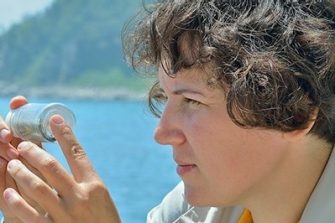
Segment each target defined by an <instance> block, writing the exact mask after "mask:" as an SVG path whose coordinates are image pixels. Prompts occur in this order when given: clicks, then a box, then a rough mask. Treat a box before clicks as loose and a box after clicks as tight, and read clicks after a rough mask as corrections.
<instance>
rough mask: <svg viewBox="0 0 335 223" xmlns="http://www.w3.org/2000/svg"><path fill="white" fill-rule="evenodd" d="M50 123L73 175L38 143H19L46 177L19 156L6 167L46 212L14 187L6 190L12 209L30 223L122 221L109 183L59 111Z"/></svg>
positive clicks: (29, 160) (7, 201) (27, 156)
mask: <svg viewBox="0 0 335 223" xmlns="http://www.w3.org/2000/svg"><path fill="white" fill-rule="evenodd" d="M50 127H51V130H52V132H53V134H54V136H55V138H56V139H57V141H58V143H59V145H60V147H61V148H62V150H63V153H64V155H65V157H66V159H67V162H68V164H69V167H70V168H71V172H72V175H70V174H68V172H67V171H66V170H65V169H64V167H63V166H62V165H61V164H60V163H59V162H58V161H57V160H56V159H55V158H54V157H52V156H51V155H50V154H48V153H47V152H45V151H44V150H42V149H40V148H39V147H38V146H37V145H35V144H33V143H30V142H22V143H21V144H20V145H19V146H18V151H19V154H20V156H22V157H23V158H24V159H25V160H26V161H27V162H28V163H29V164H30V165H32V167H33V168H36V169H37V170H38V171H39V172H40V173H41V174H42V175H43V177H44V178H45V179H46V181H44V180H42V179H41V178H40V177H38V176H37V175H35V174H34V173H33V172H31V171H30V170H29V168H27V167H26V166H25V165H24V164H23V163H22V162H21V161H19V160H17V159H14V160H11V161H10V162H9V163H8V168H7V170H8V172H9V173H10V175H11V176H12V177H13V178H14V179H15V182H16V184H17V185H19V186H20V187H21V188H22V189H23V190H24V192H25V193H26V194H29V197H30V199H32V200H34V201H36V202H37V203H38V204H39V205H40V206H41V207H42V208H43V210H45V211H46V213H47V214H45V213H43V212H42V213H41V212H40V211H38V210H36V209H35V208H34V207H33V206H31V205H30V204H29V203H28V202H27V201H26V200H25V199H24V198H23V197H22V196H21V195H20V194H19V193H18V192H17V191H16V190H15V189H13V188H7V189H6V190H5V191H4V193H3V197H4V200H5V203H6V205H7V206H8V208H9V210H11V211H12V212H13V213H15V215H16V216H17V217H18V218H19V219H21V220H22V221H23V222H27V223H28V222H37V223H44V222H45V223H51V222H54V223H64V222H67V223H77V222H80V223H86V222H87V223H91V222H99V223H105V222H106V223H107V222H108V223H110V222H113V223H114V222H115V223H118V222H120V218H119V215H118V213H117V210H116V207H115V205H114V203H113V201H112V199H111V197H110V195H109V193H108V190H107V188H106V186H105V185H104V184H103V182H102V181H101V179H100V178H99V177H98V176H97V174H96V172H95V171H94V169H93V167H92V165H91V163H90V161H89V160H88V158H87V156H86V153H85V151H84V150H83V149H82V147H81V146H80V145H79V143H78V142H77V140H76V138H75V136H74V135H73V133H72V130H71V129H70V127H69V126H67V125H66V124H65V123H64V120H63V118H62V117H60V116H58V115H55V116H53V117H52V118H51V121H50ZM46 182H47V183H46ZM49 185H50V186H49Z"/></svg>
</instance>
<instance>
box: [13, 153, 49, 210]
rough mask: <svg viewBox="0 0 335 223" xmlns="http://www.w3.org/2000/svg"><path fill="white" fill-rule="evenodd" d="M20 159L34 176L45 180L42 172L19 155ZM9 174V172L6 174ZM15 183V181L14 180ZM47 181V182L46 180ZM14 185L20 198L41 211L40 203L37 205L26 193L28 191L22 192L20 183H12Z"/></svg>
mask: <svg viewBox="0 0 335 223" xmlns="http://www.w3.org/2000/svg"><path fill="white" fill-rule="evenodd" d="M20 161H21V162H22V163H23V165H24V166H26V167H27V168H28V169H29V170H30V171H31V172H32V173H33V174H35V175H36V176H38V177H39V178H40V179H42V180H43V181H45V179H44V177H43V176H42V174H41V173H40V172H39V171H38V170H36V169H35V168H34V167H32V166H31V165H30V164H29V163H28V162H27V161H26V160H25V159H23V158H22V157H20ZM8 175H9V174H8ZM9 178H10V180H11V181H14V179H13V178H12V177H11V176H10V175H9ZM14 183H15V181H14ZM46 183H47V182H46ZM7 185H9V186H8V187H11V188H14V187H13V186H11V185H12V184H7ZM14 185H15V186H17V188H14V189H15V190H16V191H18V192H19V193H20V194H21V196H22V198H23V199H24V200H26V201H27V202H28V203H29V204H30V205H31V206H32V207H34V208H35V209H36V210H37V211H38V212H39V213H42V212H43V210H42V208H41V207H40V205H38V203H37V202H36V201H34V200H33V199H32V198H31V197H29V196H28V195H29V194H30V193H29V192H28V195H27V194H26V193H24V189H23V188H22V186H20V185H16V183H15V184H14Z"/></svg>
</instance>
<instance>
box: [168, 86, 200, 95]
mask: <svg viewBox="0 0 335 223" xmlns="http://www.w3.org/2000/svg"><path fill="white" fill-rule="evenodd" d="M172 93H173V94H176V95H181V94H183V93H191V94H198V95H201V96H205V95H204V94H203V93H202V92H200V91H195V90H191V89H187V88H181V89H177V90H173V91H172Z"/></svg>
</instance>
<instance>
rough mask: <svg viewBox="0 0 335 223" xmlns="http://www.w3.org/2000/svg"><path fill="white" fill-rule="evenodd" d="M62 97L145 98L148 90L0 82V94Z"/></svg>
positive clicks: (8, 95)
mask: <svg viewBox="0 0 335 223" xmlns="http://www.w3.org/2000/svg"><path fill="white" fill-rule="evenodd" d="M15 95H23V96H26V97H39V98H61V99H79V100H145V99H146V96H147V93H146V92H136V91H132V90H129V89H125V88H118V89H116V88H110V89H107V88H93V87H67V86H46V87H29V88H28V87H20V86H17V85H13V84H3V83H0V96H2V97H12V96H15Z"/></svg>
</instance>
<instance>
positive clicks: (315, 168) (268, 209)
mask: <svg viewBox="0 0 335 223" xmlns="http://www.w3.org/2000/svg"><path fill="white" fill-rule="evenodd" d="M314 140H315V138H314ZM317 141H318V142H319V143H318V144H316V143H315V142H313V141H309V142H305V143H303V145H302V146H300V147H299V146H297V145H296V144H295V146H292V148H290V150H292V152H290V154H288V156H287V159H285V162H284V163H283V164H282V165H280V166H279V167H278V168H277V169H276V171H275V173H274V174H272V175H271V176H269V177H268V179H266V180H264V181H263V182H261V183H260V185H257V186H256V187H255V193H254V192H253V193H252V194H253V196H252V198H251V197H250V198H247V199H246V200H245V202H244V206H245V207H247V208H248V209H249V210H250V211H251V213H252V216H253V220H254V222H255V223H267V222H271V223H277V222H278V223H297V222H298V221H299V219H300V217H301V215H302V213H303V210H304V208H305V206H306V204H307V202H308V199H309V197H310V195H311V194H312V192H313V189H314V188H315V186H316V185H317V183H318V180H319V178H320V176H321V175H322V172H323V170H324V168H325V166H326V164H327V161H328V158H329V156H330V152H331V146H330V145H329V144H326V143H320V141H319V140H317Z"/></svg>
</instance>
